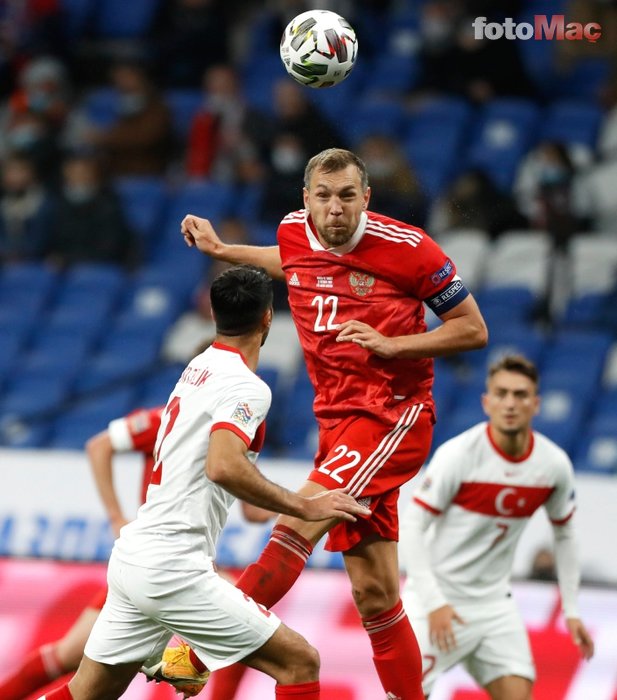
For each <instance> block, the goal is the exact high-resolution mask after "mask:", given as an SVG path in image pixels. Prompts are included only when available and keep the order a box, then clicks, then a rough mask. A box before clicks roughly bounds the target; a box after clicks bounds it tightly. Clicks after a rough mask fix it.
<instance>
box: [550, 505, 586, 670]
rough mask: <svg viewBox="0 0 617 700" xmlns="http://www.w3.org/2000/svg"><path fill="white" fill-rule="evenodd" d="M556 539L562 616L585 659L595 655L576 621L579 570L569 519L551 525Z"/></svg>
mask: <svg viewBox="0 0 617 700" xmlns="http://www.w3.org/2000/svg"><path fill="white" fill-rule="evenodd" d="M553 533H554V536H555V564H556V567H557V580H558V582H559V591H560V593H561V603H562V608H563V614H564V617H565V618H566V626H567V627H568V630H569V632H570V635H571V637H572V640H573V641H574V643H575V644H576V645H577V646H578V647H579V649H580V651H581V655H582V656H583V658H584V659H590V658H591V657H592V656H593V653H594V643H593V639H592V638H591V635H590V634H589V632H588V631H587V628H586V627H585V625H584V624H583V622H582V620H581V619H580V617H579V613H578V607H577V603H576V599H577V596H578V589H579V583H580V566H579V563H578V557H577V553H576V540H575V536H574V524H573V521H572V518H570V519H568V520H567V521H566V522H561V523H553Z"/></svg>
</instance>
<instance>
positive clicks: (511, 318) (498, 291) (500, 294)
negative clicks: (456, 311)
mask: <svg viewBox="0 0 617 700" xmlns="http://www.w3.org/2000/svg"><path fill="white" fill-rule="evenodd" d="M475 297H476V301H477V302H478V304H479V305H480V309H481V310H482V314H483V316H484V320H485V321H486V323H487V324H488V326H489V331H490V332H491V333H497V332H499V333H501V332H502V330H504V327H505V330H507V328H508V327H509V326H511V325H512V324H516V325H521V324H528V323H530V322H531V321H532V320H533V316H534V314H535V311H536V309H537V307H538V303H539V299H540V296H539V295H538V294H536V293H535V292H534V291H532V290H531V289H529V288H528V287H525V286H515V285H507V286H503V287H501V286H492V285H491V284H490V283H488V282H487V283H486V284H484V286H483V287H482V288H481V289H480V291H478V292H476V294H475Z"/></svg>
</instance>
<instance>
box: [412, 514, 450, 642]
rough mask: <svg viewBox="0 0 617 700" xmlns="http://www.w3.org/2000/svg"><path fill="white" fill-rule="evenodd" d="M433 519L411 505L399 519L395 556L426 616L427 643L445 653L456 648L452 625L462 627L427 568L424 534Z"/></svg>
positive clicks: (427, 553) (427, 554) (428, 562)
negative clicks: (397, 554) (397, 548)
mask: <svg viewBox="0 0 617 700" xmlns="http://www.w3.org/2000/svg"><path fill="white" fill-rule="evenodd" d="M435 517H436V516H435V515H433V514H432V513H431V512H430V511H429V510H427V509H426V508H424V507H423V506H421V505H419V504H418V503H417V502H415V501H412V502H411V503H410V504H409V505H408V506H407V509H406V510H405V512H404V514H403V517H402V519H401V534H400V547H399V552H400V557H401V563H402V565H403V569H404V570H405V572H406V573H407V576H408V578H410V579H411V585H412V586H413V589H414V592H415V593H416V594H417V595H418V597H419V598H420V600H421V601H422V605H423V606H424V609H425V610H426V611H427V613H428V623H429V636H430V640H431V643H432V644H434V645H435V646H436V647H437V648H438V649H441V650H442V651H449V650H450V649H453V648H454V647H455V646H456V637H455V635H454V629H453V627H452V622H453V621H454V620H456V621H457V622H459V623H461V624H463V620H462V619H461V617H460V616H459V615H458V613H457V612H456V610H455V609H454V608H453V607H452V606H451V605H450V604H449V603H448V601H447V600H446V598H445V596H444V594H443V593H442V591H441V589H440V588H439V583H438V582H437V579H436V577H435V575H434V574H433V571H432V568H431V563H430V556H429V552H428V548H427V545H426V531H427V530H428V528H429V526H430V525H431V523H432V522H433V519H434V518H435Z"/></svg>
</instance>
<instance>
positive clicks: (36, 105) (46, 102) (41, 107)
mask: <svg viewBox="0 0 617 700" xmlns="http://www.w3.org/2000/svg"><path fill="white" fill-rule="evenodd" d="M50 105H51V95H50V94H49V93H48V92H45V91H43V90H33V91H32V92H31V93H29V94H28V107H30V109H31V110H32V111H33V112H44V111H45V110H46V109H48V108H49V106H50Z"/></svg>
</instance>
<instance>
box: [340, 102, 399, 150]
mask: <svg viewBox="0 0 617 700" xmlns="http://www.w3.org/2000/svg"><path fill="white" fill-rule="evenodd" d="M405 122H406V115H405V110H404V107H403V104H402V102H401V101H400V100H396V99H387V98H383V97H379V98H376V97H368V98H364V99H362V100H361V101H360V102H356V105H355V108H354V109H353V110H352V111H351V112H350V114H349V116H348V122H347V126H346V129H345V134H346V136H347V138H349V139H350V140H351V142H352V144H358V143H359V142H360V141H361V140H362V139H364V138H366V137H367V136H372V135H374V134H379V135H383V136H387V137H389V138H391V139H394V140H399V139H400V138H401V136H402V135H403V131H404V128H405Z"/></svg>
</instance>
